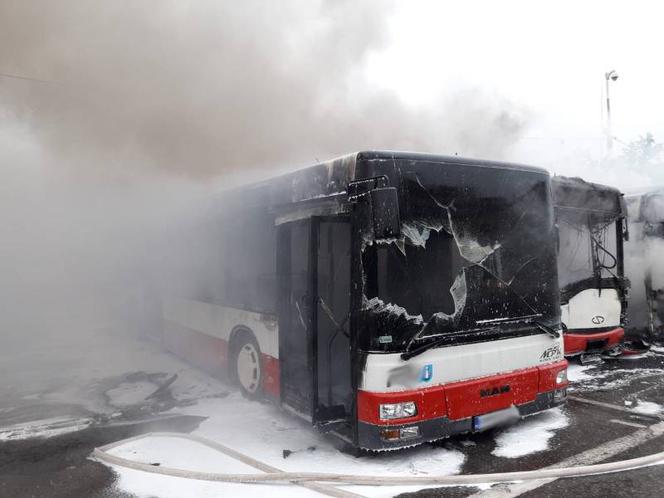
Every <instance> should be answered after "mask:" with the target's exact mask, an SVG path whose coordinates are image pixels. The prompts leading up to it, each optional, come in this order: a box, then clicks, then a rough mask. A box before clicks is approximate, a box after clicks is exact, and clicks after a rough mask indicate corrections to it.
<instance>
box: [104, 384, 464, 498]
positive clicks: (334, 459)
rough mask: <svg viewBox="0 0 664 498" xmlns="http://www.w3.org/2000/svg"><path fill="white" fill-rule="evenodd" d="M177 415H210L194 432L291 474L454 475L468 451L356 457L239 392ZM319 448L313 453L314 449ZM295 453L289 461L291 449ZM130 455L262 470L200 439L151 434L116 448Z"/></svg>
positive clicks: (123, 480) (166, 497)
mask: <svg viewBox="0 0 664 498" xmlns="http://www.w3.org/2000/svg"><path fill="white" fill-rule="evenodd" d="M173 412H174V413H175V412H176V413H183V414H190V415H203V416H209V419H208V420H206V421H204V422H203V423H202V424H201V426H200V427H199V428H198V429H197V430H195V431H194V432H193V433H194V434H197V435H199V436H203V437H205V438H208V439H211V440H213V441H218V442H221V443H222V444H224V445H226V446H229V447H231V448H233V449H235V450H238V451H240V452H242V453H244V454H246V455H249V456H251V457H253V458H255V459H257V460H260V461H262V462H264V463H267V464H268V465H271V466H273V467H276V468H278V469H280V470H284V471H292V472H298V471H308V472H334V473H344V474H363V475H385V476H394V475H413V476H414V475H433V474H436V475H452V474H457V473H459V471H460V470H461V466H462V465H463V462H464V460H465V456H464V454H463V453H462V452H461V451H459V450H456V449H446V448H433V447H430V446H420V447H416V448H412V449H406V450H401V451H398V452H384V453H378V454H375V455H369V456H362V457H360V458H355V457H353V456H350V455H348V454H345V453H342V452H340V451H339V450H338V449H337V448H336V447H335V446H334V445H333V444H332V442H331V440H330V439H328V438H326V437H324V436H322V435H320V434H318V433H317V432H315V430H314V429H313V428H311V426H310V425H309V424H308V423H304V422H300V421H298V420H296V419H295V418H294V417H293V416H292V415H289V414H286V413H283V412H282V411H281V410H279V409H278V408H277V407H275V406H272V405H270V404H267V403H258V402H252V401H248V400H246V399H244V398H243V397H242V396H241V395H240V394H237V393H233V394H231V395H230V396H228V397H227V398H224V399H205V400H201V401H200V402H199V403H198V404H197V405H194V406H190V407H186V408H182V409H177V410H173ZM312 446H314V447H315V448H316V449H315V450H313V451H310V450H308V448H309V447H312ZM285 449H287V450H291V451H294V453H292V454H291V455H290V456H289V457H288V458H285V459H284V458H283V455H282V452H283V450H285ZM111 453H112V454H114V455H118V456H123V457H124V458H129V459H132V460H137V461H141V462H147V463H159V464H160V465H161V466H168V467H175V468H183V469H189V470H202V471H209V472H241V473H245V472H248V473H255V472H258V471H257V470H256V469H253V468H249V469H248V468H247V467H246V466H244V465H242V464H239V463H238V462H236V461H235V460H232V459H230V458H228V457H225V456H224V455H220V454H218V453H217V452H216V451H214V450H211V449H209V448H207V447H205V446H202V445H200V444H198V443H196V442H187V441H183V440H181V439H174V438H163V437H156V436H151V437H149V438H146V439H141V440H138V441H133V442H129V443H127V444H125V445H122V446H119V447H117V448H114V449H113V450H111ZM113 468H114V470H115V471H116V472H117V473H118V475H119V479H118V481H117V483H116V485H117V486H118V487H119V488H120V489H121V490H123V491H126V492H129V493H133V494H135V495H136V496H138V497H151V496H159V497H160V498H170V497H181V496H203V497H207V496H238V495H242V496H267V495H268V494H269V495H270V496H309V495H313V492H311V491H308V490H306V489H302V488H299V487H295V486H289V485H265V484H262V485H258V484H256V485H252V484H228V483H213V482H210V483H208V482H200V481H194V480H188V479H182V478H172V477H167V476H160V475H155V474H148V473H145V472H139V471H133V470H128V469H124V468H122V467H118V466H113ZM346 489H349V490H352V491H355V492H357V493H360V494H363V495H365V496H393V495H394V494H395V493H398V492H406V491H414V490H417V489H422V486H421V485H419V486H416V487H410V486H399V487H366V486H352V487H347V488H346Z"/></svg>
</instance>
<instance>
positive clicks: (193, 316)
mask: <svg viewBox="0 0 664 498" xmlns="http://www.w3.org/2000/svg"><path fill="white" fill-rule="evenodd" d="M163 309H164V344H165V346H166V348H167V349H169V350H170V351H172V352H173V353H175V354H177V355H178V356H181V357H182V358H184V359H185V360H187V361H189V362H190V363H192V364H194V365H196V366H198V367H200V368H202V369H204V370H206V371H208V372H210V373H212V374H216V375H225V374H226V373H227V369H228V362H229V360H230V359H229V358H228V344H229V341H230V339H231V335H232V333H233V331H236V330H238V328H242V329H245V330H248V331H250V332H251V333H252V334H253V335H254V337H256V341H257V342H258V347H259V348H260V350H261V356H262V358H261V359H262V366H263V370H264V376H263V389H264V391H265V393H266V394H268V395H271V396H273V397H275V398H276V397H278V396H279V331H278V326H277V320H276V317H275V316H274V315H269V314H263V313H256V312H253V311H246V310H240V309H237V308H230V307H225V306H219V305H215V304H210V303H206V302H203V301H192V300H187V299H177V298H173V299H168V300H166V301H165V303H164V308H163Z"/></svg>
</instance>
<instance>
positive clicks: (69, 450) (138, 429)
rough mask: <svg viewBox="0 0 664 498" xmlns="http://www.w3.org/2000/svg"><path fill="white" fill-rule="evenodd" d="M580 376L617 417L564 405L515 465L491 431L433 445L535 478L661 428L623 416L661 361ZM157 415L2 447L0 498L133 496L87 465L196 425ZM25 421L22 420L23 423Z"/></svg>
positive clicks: (479, 465) (654, 445) (588, 481)
mask: <svg viewBox="0 0 664 498" xmlns="http://www.w3.org/2000/svg"><path fill="white" fill-rule="evenodd" d="M583 376H584V377H585V378H584V380H583V381H581V382H579V383H577V384H575V385H574V386H573V387H572V389H571V393H570V394H571V396H573V397H580V398H582V399H584V400H590V401H593V402H599V403H604V404H606V405H610V406H613V407H615V409H612V408H610V407H607V406H598V405H597V404H588V403H584V402H579V401H575V400H570V401H568V403H567V406H566V407H564V408H563V410H564V413H565V414H566V415H567V417H568V419H569V424H568V426H567V427H565V428H563V429H559V430H556V431H555V435H554V436H553V438H552V439H551V440H550V441H549V447H548V449H547V450H545V451H541V452H537V453H531V454H528V455H526V456H523V457H519V458H504V457H497V456H494V455H492V454H491V453H492V451H493V450H494V449H495V448H496V442H495V436H496V434H495V432H493V431H489V432H487V433H482V434H475V435H470V436H468V435H465V436H460V437H456V438H451V439H448V440H445V441H442V442H439V443H436V444H437V445H441V446H443V447H448V448H455V449H458V450H460V451H462V452H463V453H464V454H465V455H466V461H465V463H464V465H463V467H462V469H461V472H462V473H463V474H471V473H494V472H509V471H517V470H519V471H520V470H535V469H540V468H543V467H547V466H551V465H556V464H560V463H561V462H564V461H565V460H567V459H570V458H574V457H575V456H576V455H579V454H583V453H584V452H588V451H591V452H592V450H594V449H596V448H598V447H601V446H602V445H607V444H608V445H609V446H610V445H611V442H612V441H614V440H616V439H619V438H624V437H629V436H630V435H634V434H636V433H638V432H639V431H643V430H644V429H643V427H647V426H651V425H653V424H656V423H657V422H658V420H657V419H656V418H655V417H653V416H644V415H638V414H636V413H632V412H628V411H629V408H630V407H633V406H634V405H635V404H636V402H637V400H640V401H650V402H654V403H658V404H664V354H661V353H658V352H651V353H649V354H648V355H647V356H646V357H644V358H640V359H634V360H615V361H607V362H604V363H603V364H601V365H599V366H596V367H592V368H589V369H587V370H586V371H585V372H583ZM626 403H627V404H626ZM70 408H72V407H70ZM621 408H623V409H622V410H621ZM625 408H626V409H627V410H628V411H625ZM72 409H74V411H75V407H73V408H72ZM155 415H157V416H158V414H151V415H150V417H151V418H149V417H148V418H149V420H148V419H146V416H145V414H142V415H141V417H139V418H138V419H136V420H132V419H131V417H129V419H127V420H123V421H121V422H117V421H108V423H104V422H103V421H102V423H98V424H95V425H94V426H92V427H88V428H86V429H84V430H82V431H78V432H73V433H69V434H62V435H59V436H55V437H51V438H47V439H24V440H14V441H0V497H23V496H26V497H33V496H34V497H77V496H84V497H93V498H116V497H121V498H125V497H128V496H130V495H127V494H126V493H123V492H121V491H118V490H117V489H116V488H115V487H114V484H113V483H114V480H115V476H114V474H113V472H112V471H111V470H110V469H109V468H107V467H105V466H104V465H101V464H99V463H97V462H94V461H92V460H89V459H88V458H87V457H88V456H89V454H90V452H91V451H92V449H93V448H94V447H96V446H100V445H103V444H106V443H110V442H112V441H116V440H119V439H122V438H126V437H129V436H132V435H136V434H140V433H144V432H150V431H156V430H163V431H181V432H189V431H191V430H193V429H194V428H195V427H196V426H197V425H198V424H199V423H200V421H201V419H197V418H191V417H179V418H167V419H159V420H154V416H155ZM11 416H12V415H11V414H10V413H0V426H3V425H8V422H13V420H11V419H9V417H11ZM13 416H14V417H15V416H16V414H14V415H13ZM3 417H4V419H3ZM25 417H26V414H25V413H23V414H22V418H25ZM7 419H9V420H7ZM663 450H664V437H654V438H650V439H647V440H645V441H644V442H642V443H639V444H638V445H635V446H633V447H631V448H628V449H626V450H623V451H618V450H615V454H613V455H612V456H610V457H609V458H605V459H604V460H601V461H617V460H623V459H628V458H635V457H639V456H645V455H648V454H651V453H655V452H659V451H663ZM361 458H366V457H361ZM371 458H380V456H373V457H371ZM588 463H600V462H599V461H598V462H588ZM663 480H664V467H663V466H652V467H648V468H643V469H638V470H632V471H626V472H622V473H616V474H605V475H601V476H591V477H583V478H570V479H560V480H555V481H553V482H548V483H545V484H543V485H541V486H539V487H536V488H534V489H530V490H526V491H523V490H521V491H519V489H518V486H516V487H515V485H499V486H496V487H494V488H493V489H491V490H488V491H484V492H481V491H479V490H478V488H475V487H446V488H438V489H427V490H423V491H420V492H417V493H410V494H405V495H402V496H417V497H438V496H440V497H447V496H449V497H466V496H524V497H548V496H562V495H565V494H568V495H570V496H574V495H576V496H584V497H585V496H587V497H595V496H597V497H600V496H602V497H606V496H617V497H621V496H630V497H631V496H661V495H662V494H664V492H663V491H662V485H661V482H662V481H663Z"/></svg>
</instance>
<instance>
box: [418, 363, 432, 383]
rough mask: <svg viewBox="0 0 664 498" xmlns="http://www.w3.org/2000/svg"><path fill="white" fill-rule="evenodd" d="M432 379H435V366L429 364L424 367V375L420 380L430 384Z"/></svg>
mask: <svg viewBox="0 0 664 498" xmlns="http://www.w3.org/2000/svg"><path fill="white" fill-rule="evenodd" d="M432 377H433V365H432V364H431V363H429V364H428V365H424V366H423V367H422V375H421V376H420V380H421V381H422V382H429V381H430V380H431V378H432Z"/></svg>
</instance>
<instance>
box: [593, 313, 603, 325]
mask: <svg viewBox="0 0 664 498" xmlns="http://www.w3.org/2000/svg"><path fill="white" fill-rule="evenodd" d="M590 321H591V322H593V323H594V324H595V325H599V324H601V323H604V317H603V316H602V315H597V316H594V317H592V319H591V320H590Z"/></svg>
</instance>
